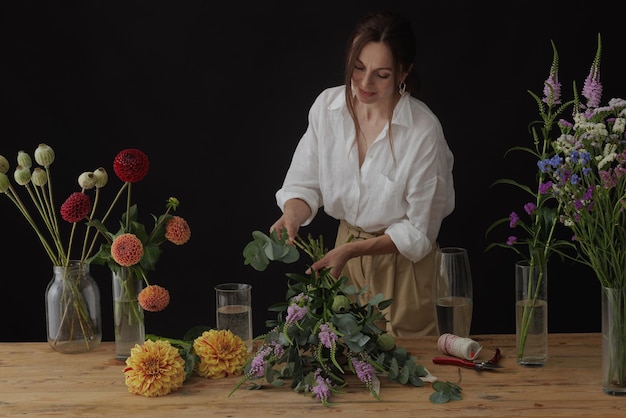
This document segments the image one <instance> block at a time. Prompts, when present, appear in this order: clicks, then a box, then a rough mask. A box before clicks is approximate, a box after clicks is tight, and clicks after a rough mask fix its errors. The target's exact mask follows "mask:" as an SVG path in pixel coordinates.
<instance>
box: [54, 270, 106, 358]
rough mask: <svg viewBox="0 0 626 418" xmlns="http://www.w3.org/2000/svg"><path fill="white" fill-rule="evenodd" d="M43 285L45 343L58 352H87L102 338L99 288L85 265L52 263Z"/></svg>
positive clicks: (98, 343)
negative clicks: (44, 289) (50, 272)
mask: <svg viewBox="0 0 626 418" xmlns="http://www.w3.org/2000/svg"><path fill="white" fill-rule="evenodd" d="M52 273H53V274H52V280H51V281H50V283H48V286H47V287H46V329H47V334H48V337H47V338H48V344H49V345H50V347H52V349H54V350H55V351H58V352H59V353H72V354H73V353H83V352H87V351H91V350H93V349H94V348H96V347H97V346H98V345H100V342H101V341H102V316H101V311H100V289H99V288H98V284H97V283H96V281H95V280H94V279H93V277H92V276H91V272H90V270H89V264H84V263H80V261H77V260H71V261H70V262H69V263H68V265H67V266H53V267H52Z"/></svg>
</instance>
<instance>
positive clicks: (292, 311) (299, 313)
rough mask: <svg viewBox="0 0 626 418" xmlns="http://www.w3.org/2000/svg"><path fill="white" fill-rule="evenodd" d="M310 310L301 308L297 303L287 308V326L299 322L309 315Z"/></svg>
mask: <svg viewBox="0 0 626 418" xmlns="http://www.w3.org/2000/svg"><path fill="white" fill-rule="evenodd" d="M308 311H309V309H308V308H307V307H306V306H299V305H297V304H295V303H292V304H291V305H289V307H288V308H287V317H286V318H285V322H286V324H287V325H291V324H293V323H294V322H298V321H299V320H301V319H302V318H304V316H305V315H306V314H307V312H308Z"/></svg>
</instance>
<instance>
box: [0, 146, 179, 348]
mask: <svg viewBox="0 0 626 418" xmlns="http://www.w3.org/2000/svg"><path fill="white" fill-rule="evenodd" d="M34 157H35V162H36V163H37V164H38V165H39V166H38V167H35V168H33V164H32V159H31V157H30V155H29V154H28V153H26V152H24V151H19V152H18V155H17V166H16V168H15V171H14V175H13V177H14V180H15V182H16V183H17V184H18V185H20V186H23V187H24V188H25V190H26V192H27V194H28V196H29V197H30V199H31V202H32V204H33V206H34V207H35V209H36V211H37V213H38V215H39V217H40V219H39V221H38V220H37V218H36V217H35V216H33V214H32V213H31V212H32V210H31V209H29V206H28V205H26V204H25V203H24V201H23V200H22V198H20V195H19V193H18V192H17V190H16V188H15V187H14V186H13V185H12V184H11V181H10V180H9V178H8V176H7V175H6V173H7V172H8V171H9V169H10V164H9V162H8V160H7V159H6V158H5V157H4V156H1V155H0V192H1V193H4V194H5V195H6V196H7V197H8V198H9V200H10V201H11V202H12V203H13V204H14V205H15V206H16V207H17V209H18V210H19V212H20V213H21V214H22V215H23V216H24V218H25V219H26V220H27V222H28V223H29V224H30V226H31V227H32V228H33V230H34V231H35V233H36V234H37V237H38V238H39V240H40V242H41V244H42V246H43V247H44V250H45V251H46V254H47V255H48V257H49V258H50V260H51V262H52V264H53V265H54V266H64V267H67V266H69V264H70V261H71V260H78V262H79V263H80V265H83V264H89V263H96V264H98V263H100V264H105V263H106V264H107V265H108V266H109V267H110V268H111V270H112V271H114V272H115V271H117V270H118V269H120V268H121V267H122V266H124V267H128V268H130V269H131V270H132V271H133V272H134V273H135V274H140V277H141V278H142V279H143V280H145V282H146V284H147V286H146V287H145V288H144V289H143V290H142V292H141V294H140V295H139V301H138V303H139V304H140V305H141V306H142V307H143V308H144V309H146V310H149V311H158V310H162V309H164V308H165V307H166V306H167V304H168V303H169V292H167V290H166V289H164V288H162V287H160V286H157V285H150V284H149V283H148V279H147V276H146V273H145V272H146V271H147V270H153V269H154V268H155V264H156V261H157V260H158V258H159V255H160V253H161V250H160V248H159V246H160V244H162V243H163V242H165V241H170V242H173V243H174V244H177V245H182V244H184V243H186V242H187V241H188V240H189V238H190V236H191V231H190V229H189V226H188V224H187V222H186V221H185V220H184V219H183V218H181V217H178V216H173V215H171V214H170V211H171V210H176V208H177V207H178V205H179V202H178V200H177V199H176V198H173V197H172V198H169V199H168V201H167V204H166V211H165V213H164V214H162V215H161V216H159V217H158V218H157V217H156V216H154V215H152V216H153V218H154V220H155V225H154V227H153V229H152V231H151V233H150V234H148V233H147V232H146V228H145V226H144V225H143V224H141V223H140V222H139V221H138V219H137V206H136V205H132V206H131V203H130V202H131V184H132V183H135V182H137V181H139V180H141V179H143V177H145V175H146V174H147V172H148V168H149V160H148V158H147V156H146V155H145V154H144V153H143V152H142V151H140V150H136V149H127V150H123V151H121V152H120V153H119V154H118V155H117V156H116V158H115V160H114V162H113V169H114V171H115V173H116V174H117V176H118V177H119V178H120V179H121V180H122V181H123V182H124V183H123V185H122V186H121V188H120V190H119V192H118V193H117V195H116V197H115V198H114V200H113V201H112V202H111V205H110V206H109V208H108V210H107V211H106V213H105V215H104V217H103V218H102V219H101V220H98V219H96V218H95V213H96V210H97V207H98V203H99V199H100V193H101V189H102V188H103V187H104V186H105V185H107V183H108V180H109V178H108V173H107V171H106V170H105V169H104V168H102V167H100V168H98V169H97V170H95V171H93V172H91V171H86V172H83V173H81V174H80V175H79V176H78V185H79V187H80V188H81V191H80V192H73V193H71V194H70V196H69V197H68V198H67V199H66V200H65V201H64V202H63V204H62V205H61V206H60V208H59V214H60V215H61V218H62V219H63V220H64V221H66V222H68V223H71V224H72V226H71V232H70V235H69V239H68V244H67V246H66V245H64V244H63V239H62V228H61V226H60V224H59V219H58V218H59V217H58V215H57V209H56V208H57V206H56V204H55V201H54V191H53V184H52V179H53V177H52V170H51V165H52V164H53V162H54V161H55V159H56V154H55V152H54V150H53V148H52V147H50V146H49V145H47V144H44V143H42V144H39V146H38V147H37V148H36V149H35V152H34ZM124 190H127V202H126V203H127V208H126V213H124V215H123V216H122V222H121V227H120V230H119V231H118V232H117V233H116V234H112V233H109V232H108V230H107V229H106V227H105V226H104V222H105V221H106V219H107V218H108V216H109V215H110V213H111V211H112V209H113V207H114V206H115V205H116V203H117V201H118V200H119V198H120V197H121V196H122V195H123V192H124ZM90 191H94V197H93V204H92V199H91V197H90V196H89V195H88V194H87V193H89V192H90ZM82 221H85V231H84V238H83V242H82V246H81V248H80V255H79V256H77V255H75V253H76V250H74V251H73V250H72V249H73V245H74V238H75V236H76V230H77V226H78V223H79V222H82ZM98 232H100V233H98ZM92 233H93V234H92ZM102 236H104V237H105V238H106V239H107V242H106V243H105V244H103V245H102V246H101V247H100V249H99V250H98V251H97V252H95V253H94V249H95V246H96V243H97V241H98V238H99V237H102ZM92 254H93V255H92ZM69 288H70V289H71V292H72V293H73V294H74V295H75V296H76V297H72V298H68V299H67V300H68V301H69V302H67V303H71V306H70V305H69V304H68V306H66V307H65V308H64V311H66V312H67V313H68V317H67V318H66V319H67V322H72V319H74V320H75V321H74V323H76V324H77V326H78V329H81V330H84V331H85V332H84V333H83V332H81V333H79V334H77V335H83V334H84V339H85V343H86V344H87V345H90V344H91V342H90V341H91V340H90V338H89V335H91V334H92V333H93V332H98V333H100V332H101V331H100V330H99V329H98V330H92V329H91V328H92V327H93V326H94V324H93V322H92V319H91V317H90V313H89V312H88V311H87V308H86V306H85V305H84V300H83V299H82V298H81V297H78V295H79V293H80V290H79V289H78V287H77V286H75V285H72V286H70V287H69ZM135 300H137V298H135ZM72 308H73V309H72ZM136 310H137V311H138V308H137V309H136ZM81 338H82V337H81ZM98 341H99V339H98ZM89 348H93V347H89Z"/></svg>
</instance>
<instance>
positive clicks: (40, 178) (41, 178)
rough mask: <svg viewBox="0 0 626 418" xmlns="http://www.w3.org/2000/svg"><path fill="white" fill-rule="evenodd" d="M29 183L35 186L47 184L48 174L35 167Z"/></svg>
mask: <svg viewBox="0 0 626 418" xmlns="http://www.w3.org/2000/svg"><path fill="white" fill-rule="evenodd" d="M31 181H32V182H33V184H34V185H35V186H43V185H44V184H46V183H47V182H48V173H46V170H44V169H42V168H41V167H35V169H34V170H33V175H32V178H31Z"/></svg>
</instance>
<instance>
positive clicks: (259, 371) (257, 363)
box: [248, 345, 272, 377]
mask: <svg viewBox="0 0 626 418" xmlns="http://www.w3.org/2000/svg"><path fill="white" fill-rule="evenodd" d="M271 352H272V348H271V347H270V346H269V345H264V346H262V347H259V349H258V350H257V352H256V355H255V356H254V358H253V359H252V361H251V362H250V371H248V375H249V376H251V377H263V376H264V375H265V366H266V365H267V360H266V357H267V356H268V355H269V354H270V353H271Z"/></svg>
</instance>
